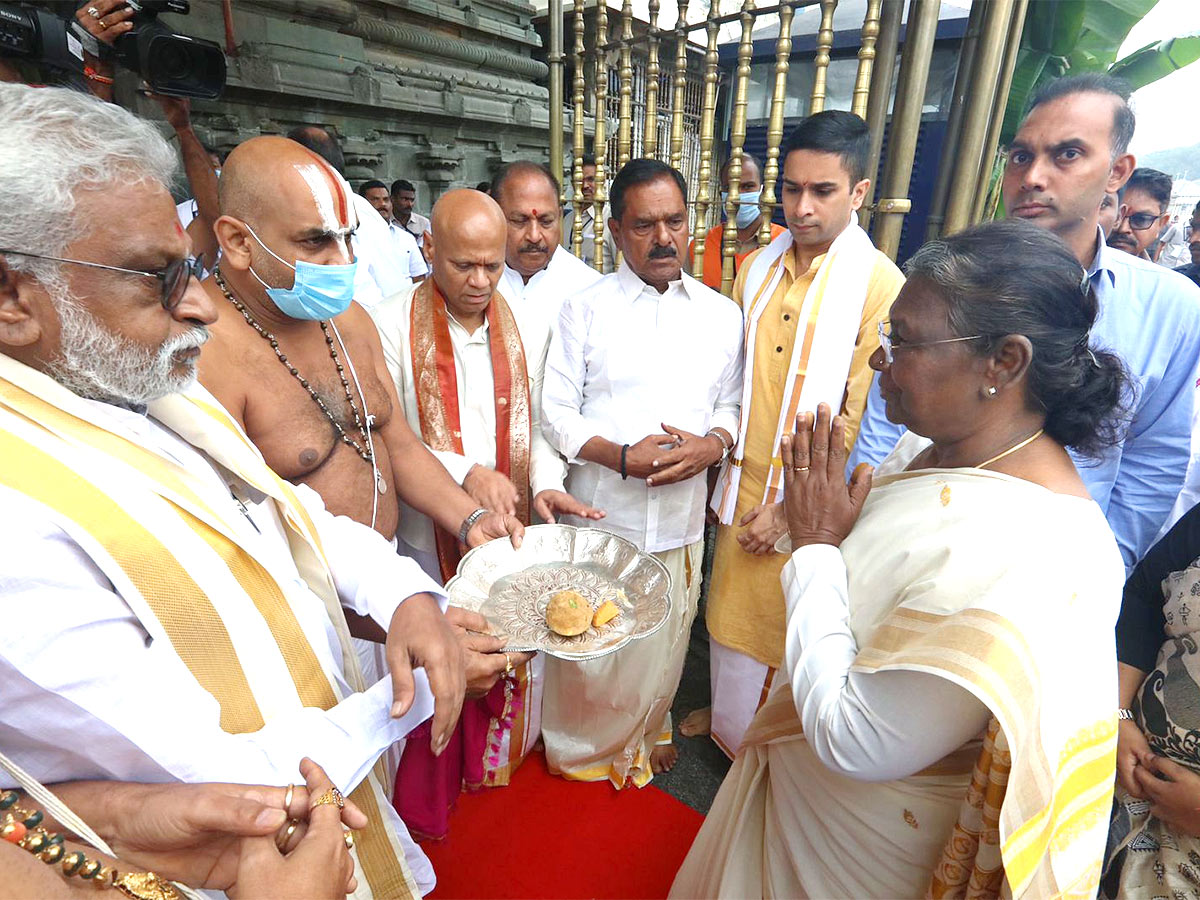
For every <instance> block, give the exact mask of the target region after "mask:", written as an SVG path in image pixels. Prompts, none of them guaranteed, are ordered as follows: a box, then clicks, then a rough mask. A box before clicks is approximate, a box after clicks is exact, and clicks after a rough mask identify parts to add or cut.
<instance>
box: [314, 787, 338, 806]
mask: <svg viewBox="0 0 1200 900" xmlns="http://www.w3.org/2000/svg"><path fill="white" fill-rule="evenodd" d="M326 804H336V805H337V808H338V809H345V807H346V798H345V797H343V796H342V792H341V791H339V790H338V789H337V788H335V787H331V788H329V790H327V791H326V792H325V793H323V794H322V795H321V796H320V797H318V798H317V799H316V800H314V801H313V802H312V803H311V804H310V805H309V807H308V808H309V809H310V810H314V809H316V808H317V807H318V806H325V805H326Z"/></svg>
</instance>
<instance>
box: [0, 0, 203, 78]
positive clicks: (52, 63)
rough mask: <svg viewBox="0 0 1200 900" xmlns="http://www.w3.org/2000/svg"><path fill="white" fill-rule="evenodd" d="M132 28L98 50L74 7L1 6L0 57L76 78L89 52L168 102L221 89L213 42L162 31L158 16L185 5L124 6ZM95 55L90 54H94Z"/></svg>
mask: <svg viewBox="0 0 1200 900" xmlns="http://www.w3.org/2000/svg"><path fill="white" fill-rule="evenodd" d="M127 3H128V5H129V7H130V8H131V9H132V10H133V11H134V14H133V18H132V19H130V21H131V22H132V24H133V28H132V29H130V30H129V31H128V32H126V33H125V34H123V35H121V36H120V37H119V38H117V39H116V41H114V42H113V46H112V47H111V48H109V47H108V46H107V45H104V44H98V46H97V42H96V41H95V39H94V38H92V36H91V35H89V34H87V32H86V31H84V30H83V29H82V28H81V27H80V26H79V24H78V23H77V22H75V20H74V12H75V3H74V2H68V3H53V4H47V3H36V4H35V3H28V2H19V3H6V2H0V55H7V56H21V57H26V58H30V59H34V60H36V61H37V62H39V63H41V64H42V65H45V66H48V67H50V68H53V69H56V70H59V71H63V72H68V73H78V72H81V71H82V69H83V54H82V50H83V48H84V47H87V48H88V49H89V51H91V50H92V48H93V46H96V49H98V50H99V53H98V54H97V55H101V56H109V57H111V58H113V59H115V60H116V61H117V63H118V64H120V65H121V66H123V67H125V68H127V69H130V70H131V71H133V72H136V73H137V74H138V75H140V76H141V77H142V79H143V80H144V81H145V82H146V84H147V86H148V87H149V88H150V90H152V91H154V92H155V93H157V94H166V95H168V96H172V97H196V98H199V99H203V100H213V99H216V98H217V97H219V96H221V92H222V91H223V90H224V88H225V54H224V53H223V52H222V51H221V48H220V46H219V45H217V44H215V43H213V42H212V41H206V40H202V39H200V38H193V37H189V36H187V35H185V34H180V33H178V32H177V31H174V30H172V29H171V28H169V27H167V26H166V25H164V24H163V23H162V22H160V21H159V20H158V15H159V13H163V12H172V13H178V14H180V15H186V14H187V12H188V11H189V9H190V6H191V5H190V3H189V2H188V0H127ZM47 7H49V9H48V8H47ZM93 52H94V51H93Z"/></svg>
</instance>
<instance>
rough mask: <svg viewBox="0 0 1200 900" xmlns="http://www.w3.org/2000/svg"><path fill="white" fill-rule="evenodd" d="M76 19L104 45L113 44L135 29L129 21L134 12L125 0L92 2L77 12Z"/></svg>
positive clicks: (98, 0) (96, 0)
mask: <svg viewBox="0 0 1200 900" xmlns="http://www.w3.org/2000/svg"><path fill="white" fill-rule="evenodd" d="M75 18H76V20H78V22H79V24H80V25H82V26H83V27H84V28H85V29H86V30H87V33H88V34H90V35H91V36H92V37H94V38H95V39H96V40H98V41H100V42H101V43H104V44H111V43H112V42H113V41H115V40H116V39H117V38H119V37H120V36H121V35H123V34H125V33H127V32H128V31H129V30H130V29H131V28H133V23H132V22H131V21H129V20H130V19H132V18H133V10H132V9H130V8H129V7H128V6H127V5H126V4H125V0H92V2H90V3H85V4H84V5H83V6H81V7H79V9H77V10H76V11H75Z"/></svg>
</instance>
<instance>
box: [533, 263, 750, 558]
mask: <svg viewBox="0 0 1200 900" xmlns="http://www.w3.org/2000/svg"><path fill="white" fill-rule="evenodd" d="M741 393H742V313H741V310H739V309H738V307H737V306H736V305H735V304H734V303H733V301H731V300H729V299H728V298H727V297H724V296H722V295H721V294H718V293H717V292H716V291H714V290H711V289H710V288H707V287H705V286H704V285H703V284H701V283H700V282H699V281H696V280H695V279H694V278H692V277H691V276H689V275H686V274H683V275H682V276H681V280H680V281H673V282H671V284H670V285H669V286H668V288H667V290H666V292H664V293H663V294H659V293H658V292H657V291H656V290H654V288H652V287H650V285H648V284H646V283H645V282H643V281H642V280H641V279H640V278H639V277H638V276H637V275H635V274H634V273H633V271H632V270H631V269H630V268H629V266H628V264H624V263H623V264H622V265H621V267H620V268H619V269H618V270H617V271H616V272H614V273H612V274H611V275H606V276H604V278H602V279H601V280H600V281H598V282H596V283H595V284H594V285H592V286H591V287H590V288H588V289H586V290H584V291H581V292H580V293H578V294H575V295H574V296H571V297H568V298H567V300H566V301H564V303H563V306H562V312H561V313H560V315H559V318H558V322H557V325H556V327H555V328H554V331H553V333H552V335H551V338H550V350H549V353H548V355H547V358H546V374H545V380H544V384H543V387H542V418H543V423H544V425H543V427H544V428H545V430H546V437H547V438H548V439H549V440H550V443H551V445H553V446H554V447H555V448H557V449H558V450H559V452H561V453H562V454H563V455H564V456H566V458H567V461H568V462H569V463H572V464H573V465H572V468H571V472H570V475H569V477H568V483H567V487H568V490H570V492H571V493H572V494H573V495H574V496H575V497H576V498H577V499H579V500H580V501H582V502H583V503H586V504H588V505H590V506H594V507H597V508H599V509H603V510H605V511H606V512H607V516H606V518H605V519H603V520H602V527H603V528H604V529H605V530H607V531H611V532H613V533H614V534H618V535H620V536H621V537H625V538H628V539H629V540H631V541H633V542H634V543H636V544H637V545H638V546H639V547H641V548H642V549H643V550H646V551H648V552H657V551H660V550H669V549H672V548H675V547H682V546H686V545H687V544H691V543H694V542H696V541H698V540H700V538H701V536H702V534H703V531H704V501H705V496H706V494H707V479H706V477H705V473H703V472H700V473H698V474H696V475H694V476H693V477H692V478H690V479H688V480H687V481H683V482H678V483H676V484H668V485H662V486H659V487H647V485H646V482H645V481H644V480H641V479H636V478H629V479H627V480H624V481H623V480H622V479H621V476H620V474H619V473H618V472H614V471H612V470H611V469H607V468H605V467H603V466H601V465H598V464H596V463H586V462H582V461H581V460H579V459H578V456H579V450H580V448H581V447H583V445H584V444H586V443H587V442H588V441H589V440H590V439H591V438H593V437H597V436H599V437H602V438H606V439H607V440H610V441H612V442H614V443H617V444H634V443H637V442H638V441H640V440H641V439H642V438H644V437H646V436H647V435H649V434H659V433H661V432H662V424H663V423H666V424H667V425H670V426H672V427H674V428H680V429H683V430H684V431H688V432H691V433H692V434H698V435H704V434H707V433H708V431H709V430H710V429H712V428H717V427H720V428H724V429H725V430H726V431H728V432H729V433H730V434H736V433H737V427H738V413H739V410H740V406H741Z"/></svg>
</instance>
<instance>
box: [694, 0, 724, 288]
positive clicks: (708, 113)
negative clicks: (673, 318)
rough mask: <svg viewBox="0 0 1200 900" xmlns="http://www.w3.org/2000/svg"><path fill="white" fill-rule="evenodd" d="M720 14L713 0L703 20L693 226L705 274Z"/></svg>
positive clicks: (699, 268) (697, 272)
mask: <svg viewBox="0 0 1200 900" xmlns="http://www.w3.org/2000/svg"><path fill="white" fill-rule="evenodd" d="M720 15H721V0H710V2H709V5H708V18H707V19H706V21H705V23H704V27H705V30H706V31H707V32H708V49H707V51H706V52H705V54H704V104H703V106H702V107H701V109H700V184H699V186H698V187H697V189H696V206H695V216H696V220H695V222H694V223H693V225H692V275H693V276H695V277H696V278H699V277H701V276H702V275H703V274H704V245H705V241H706V238H707V237H708V208H709V206H710V204H711V203H712V188H711V182H712V145H713V131H714V128H713V119H715V118H716V114H717V81H718V78H719V76H720V72H719V61H720V60H719V56H718V43H717V42H718V40H719V39H720V33H721V26H720V25H719V24H717V18H718V17H719V16H720Z"/></svg>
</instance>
